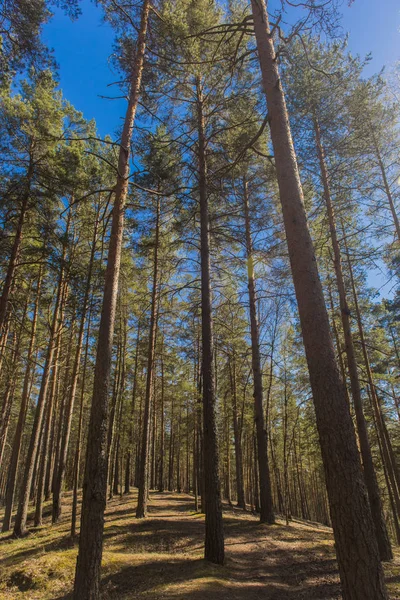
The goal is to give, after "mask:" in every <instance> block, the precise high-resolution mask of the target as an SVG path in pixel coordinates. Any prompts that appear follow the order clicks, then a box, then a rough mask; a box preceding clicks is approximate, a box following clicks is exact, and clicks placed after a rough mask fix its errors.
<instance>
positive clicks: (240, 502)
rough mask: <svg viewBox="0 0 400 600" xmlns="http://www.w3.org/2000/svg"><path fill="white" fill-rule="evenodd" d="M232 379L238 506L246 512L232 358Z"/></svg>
mask: <svg viewBox="0 0 400 600" xmlns="http://www.w3.org/2000/svg"><path fill="white" fill-rule="evenodd" d="M229 367H230V368H229V371H230V379H231V392H232V408H233V411H232V413H233V415H232V416H233V436H234V441H235V463H236V492H237V505H238V507H239V508H242V509H243V510H246V499H245V496H244V474H243V450H242V423H239V415H238V406H237V387H236V357H235V355H233V356H232V358H231V361H230V364H229Z"/></svg>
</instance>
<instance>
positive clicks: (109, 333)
mask: <svg viewBox="0 0 400 600" xmlns="http://www.w3.org/2000/svg"><path fill="white" fill-rule="evenodd" d="M149 11H150V0H143V5H142V16H141V23H140V31H139V36H138V43H137V52H136V58H135V64H134V66H133V71H132V77H131V89H130V94H129V102H128V108H127V111H126V116H125V122H124V127H123V131H122V138H121V146H120V151H119V158H118V177H117V183H116V186H115V201H114V207H113V215H112V225H111V236H110V245H109V249H108V260H107V270H106V276H105V285H104V296H103V306H102V312H101V319H100V326H99V335H98V342H97V355H96V364H95V369H94V386H93V396H92V406H91V411H90V422H89V434H88V443H87V455H86V467H85V479H84V484H83V498H82V517H81V535H80V539H79V553H78V559H77V564H76V573H75V585H74V598H75V600H97V599H98V598H99V597H100V568H101V557H102V553H103V529H104V510H105V506H106V495H107V465H108V456H107V432H108V391H109V384H110V370H111V356H112V348H113V337H114V324H115V311H116V304H117V293H118V281H119V270H120V263H121V250H122V237H123V230H124V210H125V203H126V197H127V193H128V183H129V179H128V178H129V157H130V143H131V139H132V131H133V125H134V121H135V115H136V109H137V105H138V101H139V92H140V86H141V81H142V71H143V61H144V54H145V48H146V32H147V22H148V17H149Z"/></svg>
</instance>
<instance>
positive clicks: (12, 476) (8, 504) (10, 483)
mask: <svg viewBox="0 0 400 600" xmlns="http://www.w3.org/2000/svg"><path fill="white" fill-rule="evenodd" d="M42 275H43V270H42V267H40V269H39V275H38V280H37V286H36V299H35V306H34V309H33V316H32V324H31V335H30V340H29V347H28V353H27V356H26V369H25V375H24V382H23V386H22V397H21V404H20V408H19V414H18V421H17V426H16V429H15V434H14V441H13V446H12V451H11V457H10V465H9V468H8V474H7V487H6V495H5V511H4V519H3V528H2V531H3V532H4V531H9V530H10V528H11V516H12V509H13V503H14V494H15V486H16V480H17V472H18V462H19V457H20V453H21V442H22V434H23V431H24V426H25V420H26V413H27V407H28V402H29V396H30V381H31V374H32V373H33V372H34V368H33V361H32V358H33V351H34V347H35V339H36V326H37V319H38V312H39V300H40V290H41V286H42Z"/></svg>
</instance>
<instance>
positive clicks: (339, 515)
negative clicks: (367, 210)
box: [252, 0, 387, 600]
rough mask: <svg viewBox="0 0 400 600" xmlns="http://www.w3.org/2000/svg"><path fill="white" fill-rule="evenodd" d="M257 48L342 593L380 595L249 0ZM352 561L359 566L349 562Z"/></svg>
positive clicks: (266, 47) (263, 22)
mask: <svg viewBox="0 0 400 600" xmlns="http://www.w3.org/2000/svg"><path fill="white" fill-rule="evenodd" d="M252 11H253V19H254V29H255V36H256V43H257V49H258V54H259V61H260V67H261V72H262V80H263V84H264V91H265V95H266V99H267V106H268V113H269V121H270V130H271V139H272V144H273V148H274V156H275V164H276V173H277V179H278V186H279V193H280V199H281V205H282V212H283V220H284V225H285V231H286V239H287V244H288V250H289V258H290V263H291V269H292V275H293V282H294V287H295V292H296V298H297V304H298V308H299V316H300V323H301V329H302V335H303V340H304V346H305V351H306V358H307V363H308V370H309V374H310V382H311V387H312V391H313V398H314V405H315V413H316V420H317V427H318V433H319V439H320V444H321V451H322V458H323V462H324V469H325V477H326V484H327V489H328V495H329V503H330V510H331V517H332V525H333V530H334V535H335V542H336V551H337V557H338V564H339V572H340V578H341V582H342V588H343V598H344V600H379V599H386V598H387V592H386V588H385V583H384V579H383V570H382V566H381V564H380V560H379V552H378V546H377V543H376V539H375V534H374V527H373V521H372V517H371V511H370V508H369V504H368V497H367V493H366V489H365V483H364V478H363V474H362V470H361V464H360V459H359V456H358V450H357V444H356V439H355V432H354V427H353V423H352V420H351V416H350V413H349V409H348V406H347V403H346V396H345V390H344V384H343V381H342V379H341V377H340V373H339V370H338V367H337V364H336V361H335V354H334V348H333V343H332V338H331V332H330V326H329V319H328V313H327V310H326V306H325V300H324V296H323V292H322V286H321V282H320V279H319V274H318V269H317V264H316V259H315V254H314V248H313V243H312V239H311V235H310V232H309V229H308V225H307V218H306V213H305V208H304V201H303V192H302V187H301V183H300V176H299V172H298V167H297V160H296V154H295V151H294V147H293V141H292V137H291V132H290V126H289V118H288V113H287V109H286V102H285V97H284V92H283V89H282V83H281V80H280V76H279V71H278V63H277V60H276V56H275V51H274V44H273V38H272V35H271V31H270V28H269V19H268V14H267V10H266V6H265V0H252ZM355 565H357V568H355Z"/></svg>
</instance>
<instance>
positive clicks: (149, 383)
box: [136, 196, 160, 519]
mask: <svg viewBox="0 0 400 600" xmlns="http://www.w3.org/2000/svg"><path fill="white" fill-rule="evenodd" d="M159 244H160V197H159V196H157V209H156V230H155V241H154V259H153V288H152V291H151V313H150V331H149V346H148V351H147V374H146V396H145V401H144V415H143V431H142V446H141V458H140V465H139V486H138V487H139V492H138V503H137V507H136V518H137V519H143V518H144V517H146V516H147V500H148V495H149V450H150V443H149V442H150V409H151V401H152V395H153V394H154V391H153V377H154V353H155V348H156V328H157V313H158V310H157V307H158V284H159V282H158V251H159ZM154 410H155V409H154Z"/></svg>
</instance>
